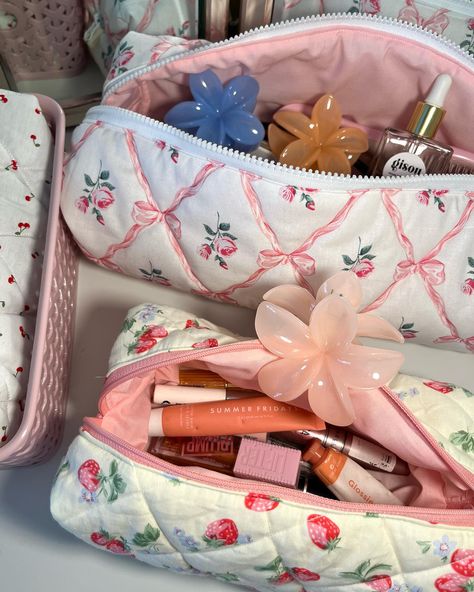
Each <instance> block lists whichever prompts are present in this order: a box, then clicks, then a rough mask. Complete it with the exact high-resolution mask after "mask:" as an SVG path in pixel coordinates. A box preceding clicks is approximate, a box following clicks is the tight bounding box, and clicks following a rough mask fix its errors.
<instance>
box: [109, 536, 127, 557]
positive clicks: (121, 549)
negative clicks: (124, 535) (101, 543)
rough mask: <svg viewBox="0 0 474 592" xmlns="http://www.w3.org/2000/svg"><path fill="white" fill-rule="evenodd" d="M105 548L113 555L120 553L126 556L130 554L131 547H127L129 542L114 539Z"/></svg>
mask: <svg viewBox="0 0 474 592" xmlns="http://www.w3.org/2000/svg"><path fill="white" fill-rule="evenodd" d="M105 548H106V549H107V551H111V552H112V553H118V554H120V555H126V554H128V553H130V547H129V546H128V545H127V542H126V541H124V540H123V539H112V540H111V541H109V542H108V543H107V544H106V545H105Z"/></svg>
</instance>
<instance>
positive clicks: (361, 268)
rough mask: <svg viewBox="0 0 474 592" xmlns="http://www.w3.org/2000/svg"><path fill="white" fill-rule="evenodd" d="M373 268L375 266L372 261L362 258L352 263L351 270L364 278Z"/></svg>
mask: <svg viewBox="0 0 474 592" xmlns="http://www.w3.org/2000/svg"><path fill="white" fill-rule="evenodd" d="M374 269H375V266H374V264H373V263H372V261H369V260H368V259H362V260H361V261H358V262H357V263H356V264H355V265H354V267H353V268H352V271H353V272H354V273H355V274H356V276H357V277H360V278H364V277H367V276H368V275H369V274H370V273H372V272H373V271H374Z"/></svg>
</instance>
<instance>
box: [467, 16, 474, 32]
mask: <svg viewBox="0 0 474 592" xmlns="http://www.w3.org/2000/svg"><path fill="white" fill-rule="evenodd" d="M467 28H468V29H469V30H470V31H474V18H471V19H469V20H468V21H467Z"/></svg>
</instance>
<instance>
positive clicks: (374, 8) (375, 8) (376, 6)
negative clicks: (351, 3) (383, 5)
mask: <svg viewBox="0 0 474 592" xmlns="http://www.w3.org/2000/svg"><path fill="white" fill-rule="evenodd" d="M360 7H361V9H362V12H365V13H366V14H378V13H379V12H380V1H379V0H361V2H360Z"/></svg>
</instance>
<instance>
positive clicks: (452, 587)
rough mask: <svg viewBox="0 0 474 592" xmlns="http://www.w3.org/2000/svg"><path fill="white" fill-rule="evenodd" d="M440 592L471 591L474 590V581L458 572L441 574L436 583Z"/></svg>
mask: <svg viewBox="0 0 474 592" xmlns="http://www.w3.org/2000/svg"><path fill="white" fill-rule="evenodd" d="M434 586H435V588H436V590H438V592H470V591H471V590H474V581H472V580H469V579H468V578H466V577H464V576H461V575H460V574H457V573H448V574H445V575H444V576H440V577H439V578H438V579H437V580H436V581H435V583H434Z"/></svg>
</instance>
